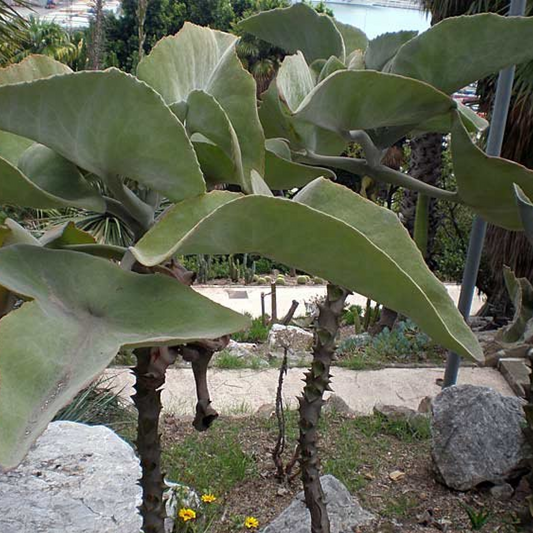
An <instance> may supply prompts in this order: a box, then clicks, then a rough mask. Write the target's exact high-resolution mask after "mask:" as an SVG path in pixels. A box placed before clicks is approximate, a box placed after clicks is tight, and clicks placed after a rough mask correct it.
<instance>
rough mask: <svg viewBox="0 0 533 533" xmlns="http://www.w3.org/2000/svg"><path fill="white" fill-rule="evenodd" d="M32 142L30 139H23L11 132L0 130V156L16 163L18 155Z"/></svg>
mask: <svg viewBox="0 0 533 533" xmlns="http://www.w3.org/2000/svg"><path fill="white" fill-rule="evenodd" d="M32 144H33V141H31V140H30V139H25V138H24V137H20V136H18V135H13V134H12V133H7V132H5V131H0V157H3V158H4V159H5V160H6V161H9V162H10V163H12V164H13V165H17V163H18V161H19V159H20V156H21V155H22V154H23V153H24V152H25V151H26V150H27V149H28V148H29V147H30V146H31V145H32Z"/></svg>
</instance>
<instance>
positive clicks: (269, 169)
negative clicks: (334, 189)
mask: <svg viewBox="0 0 533 533" xmlns="http://www.w3.org/2000/svg"><path fill="white" fill-rule="evenodd" d="M272 140H273V139H271V141H272ZM285 146H286V145H285ZM287 148H288V147H287ZM288 156H289V157H288V158H287V157H283V156H281V155H279V151H278V150H275V149H274V150H270V149H269V148H268V143H267V152H266V170H265V181H266V182H267V184H268V186H269V187H270V188H271V189H273V190H286V189H292V188H293V187H303V186H304V185H307V184H308V183H310V182H311V181H313V180H315V179H316V178H319V177H322V176H323V177H326V178H330V179H335V173H334V172H332V171H331V170H329V169H327V168H322V167H313V166H309V165H302V164H300V163H295V162H294V161H291V160H290V151H289V153H288Z"/></svg>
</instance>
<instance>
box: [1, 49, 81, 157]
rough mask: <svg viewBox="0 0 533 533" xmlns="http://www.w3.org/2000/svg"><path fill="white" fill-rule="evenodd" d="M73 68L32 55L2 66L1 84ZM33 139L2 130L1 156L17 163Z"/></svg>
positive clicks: (67, 70)
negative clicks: (18, 61)
mask: <svg viewBox="0 0 533 533" xmlns="http://www.w3.org/2000/svg"><path fill="white" fill-rule="evenodd" d="M70 72H72V70H71V69H70V68H69V67H68V66H67V65H65V64H63V63H60V62H59V61H56V60H55V59H52V58H51V57H48V56H40V55H31V56H28V57H26V58H25V59H23V60H22V61H21V62H20V63H15V64H13V65H9V66H8V67H5V68H0V86H1V85H8V84H11V83H20V82H23V81H33V80H37V79H40V78H48V77H49V76H54V75H56V74H68V73H70ZM32 144H33V141H31V140H29V139H25V138H24V137H19V136H18V135H13V134H12V133H6V132H4V131H0V157H3V158H4V159H7V160H8V161H9V162H10V163H13V164H14V165H16V164H17V163H18V160H19V157H20V156H21V155H22V152H24V150H26V148H28V147H30V146H31V145H32Z"/></svg>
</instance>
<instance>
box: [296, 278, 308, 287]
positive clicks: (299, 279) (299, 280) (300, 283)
mask: <svg viewBox="0 0 533 533" xmlns="http://www.w3.org/2000/svg"><path fill="white" fill-rule="evenodd" d="M308 277H309V276H298V277H297V278H296V283H297V284H298V285H305V284H306V283H307V279H308Z"/></svg>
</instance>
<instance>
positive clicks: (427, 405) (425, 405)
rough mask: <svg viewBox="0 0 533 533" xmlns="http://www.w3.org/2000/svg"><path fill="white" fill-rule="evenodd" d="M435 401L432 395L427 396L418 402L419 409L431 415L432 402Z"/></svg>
mask: <svg viewBox="0 0 533 533" xmlns="http://www.w3.org/2000/svg"><path fill="white" fill-rule="evenodd" d="M432 401H433V397H432V396H426V397H424V398H422V399H421V400H420V403H419V404H418V409H417V411H418V412H419V413H422V414H427V415H431V402H432Z"/></svg>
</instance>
